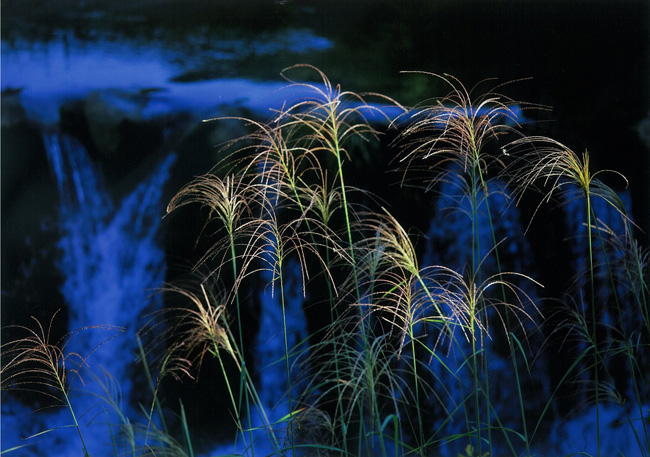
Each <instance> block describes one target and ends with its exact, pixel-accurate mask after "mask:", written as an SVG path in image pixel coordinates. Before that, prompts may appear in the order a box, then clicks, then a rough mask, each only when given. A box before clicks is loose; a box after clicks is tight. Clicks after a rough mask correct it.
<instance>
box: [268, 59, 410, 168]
mask: <svg viewBox="0 0 650 457" xmlns="http://www.w3.org/2000/svg"><path fill="white" fill-rule="evenodd" d="M297 69H307V70H309V71H313V72H315V73H316V74H317V75H318V77H319V78H320V84H317V83H305V82H296V81H294V80H293V79H291V78H289V77H288V73H289V72H291V71H295V70H297ZM281 75H282V77H283V78H285V80H287V81H288V82H289V83H291V85H292V86H300V87H304V88H307V89H308V90H310V91H312V93H313V98H311V99H307V100H304V101H302V102H298V103H295V104H293V105H291V106H289V107H287V108H286V109H284V110H282V111H281V112H279V113H278V116H277V122H279V123H280V124H281V125H282V127H283V129H289V132H290V137H292V138H296V139H298V140H299V142H300V143H301V144H302V145H304V147H305V148H307V149H309V150H310V151H312V152H314V153H315V154H317V155H318V154H320V153H324V154H326V155H329V154H333V155H334V156H335V157H336V159H337V160H339V161H340V160H343V158H347V159H348V160H351V157H350V154H349V151H348V149H347V148H346V144H348V142H349V141H350V140H351V139H352V138H353V137H357V138H361V139H362V140H365V141H368V140H370V139H371V138H376V137H377V136H378V134H379V131H378V130H376V129H375V128H374V127H373V126H372V125H371V123H370V122H369V121H368V118H367V116H368V115H370V114H373V115H375V114H376V115H379V116H381V117H383V118H384V119H385V120H386V121H390V118H389V117H388V115H387V114H385V113H384V111H383V110H382V108H381V106H379V105H378V104H373V103H371V102H369V101H368V100H367V99H368V98H369V97H370V98H372V99H376V100H379V101H381V103H385V104H387V105H388V106H391V107H398V108H399V109H401V110H402V111H404V108H402V107H401V105H400V104H399V103H398V102H397V101H395V100H394V99H392V98H390V97H387V96H385V95H382V94H379V93H375V92H367V93H357V92H353V91H343V90H342V89H341V86H340V85H336V86H334V85H332V83H331V81H330V80H329V78H328V77H327V76H326V75H325V73H323V72H322V71H321V70H319V69H318V68H316V67H314V66H312V65H307V64H298V65H293V66H291V67H288V68H286V69H284V70H283V71H282V73H281Z"/></svg>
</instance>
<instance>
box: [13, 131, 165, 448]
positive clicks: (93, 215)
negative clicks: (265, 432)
mask: <svg viewBox="0 0 650 457" xmlns="http://www.w3.org/2000/svg"><path fill="white" fill-rule="evenodd" d="M44 143H45V149H46V152H47V158H48V160H49V163H50V165H51V168H52V170H53V174H54V177H55V180H56V187H57V190H58V194H59V199H60V205H59V229H60V240H59V242H58V248H59V251H60V253H59V258H58V261H57V264H56V268H58V269H59V271H60V272H61V274H62V276H63V278H64V281H63V284H62V285H61V293H62V295H63V297H64V299H65V304H66V306H67V308H68V316H69V320H68V329H69V331H70V332H72V333H71V334H70V336H69V337H68V340H67V343H66V348H67V350H68V351H71V352H76V353H79V354H81V355H83V356H85V357H87V359H86V362H87V366H81V367H78V369H79V375H80V378H81V379H82V380H83V382H82V381H81V380H80V379H77V378H76V377H75V376H69V379H70V386H69V388H70V391H69V397H70V401H71V403H72V404H73V406H74V408H75V412H76V414H77V415H78V419H79V422H80V426H81V430H82V432H83V434H84V438H85V440H86V443H87V445H88V448H89V451H90V453H91V454H92V455H104V454H106V450H107V449H108V448H107V446H113V447H114V446H115V445H116V444H115V442H113V443H112V442H111V440H112V439H113V438H115V437H114V436H111V435H112V433H109V431H111V430H113V431H114V430H117V429H118V428H119V426H120V418H119V417H118V415H117V413H116V410H115V408H114V407H113V406H112V405H111V402H114V405H115V406H118V407H119V409H120V410H121V411H122V412H124V413H125V414H126V417H128V416H133V415H135V414H136V413H135V411H133V409H132V408H131V407H130V405H129V399H130V396H131V390H132V385H133V382H132V381H133V380H132V377H131V369H132V368H133V367H132V364H133V362H134V361H135V351H136V348H137V346H136V344H137V343H136V341H137V340H136V332H137V330H138V328H139V325H140V323H141V321H140V318H141V317H142V316H143V314H145V313H148V312H150V311H153V310H155V309H157V308H159V307H160V306H161V304H162V303H161V298H160V296H159V295H157V294H156V293H155V291H156V289H157V288H159V287H160V286H161V285H162V282H163V280H164V275H165V259H164V252H163V249H162V248H161V246H160V245H159V240H158V231H159V228H160V220H161V212H162V209H161V197H162V189H163V186H164V184H165V182H166V180H167V179H168V176H169V171H170V167H171V165H172V164H173V162H174V156H173V155H169V156H167V157H166V158H165V159H164V160H162V161H161V163H160V164H158V166H157V167H156V168H155V169H154V170H153V171H152V172H151V174H150V175H149V176H148V177H147V178H146V179H145V180H144V181H142V182H141V183H140V184H139V185H138V186H137V187H136V188H135V189H133V190H132V191H131V193H130V194H128V195H127V196H126V197H125V198H123V199H122V200H121V201H117V202H116V201H113V199H112V198H111V196H110V195H109V193H108V192H107V190H106V189H105V188H104V186H103V184H102V177H101V174H100V172H99V170H98V169H97V167H96V166H95V165H94V164H93V163H92V161H91V160H90V158H89V156H88V153H87V151H86V150H85V149H84V147H83V146H82V145H81V144H80V143H79V142H78V141H76V140H74V139H73V138H71V137H68V136H66V135H62V134H58V133H50V134H46V135H45V137H44ZM78 329H81V330H78ZM70 368H72V367H70ZM136 369H137V367H136ZM102 397H105V398H102ZM106 400H109V401H106ZM24 409H25V408H24V407H22V406H21V405H17V404H16V405H10V406H8V407H7V408H5V407H4V405H3V416H5V417H3V425H4V426H6V425H7V424H11V425H10V430H5V427H3V447H5V448H7V447H8V445H9V444H10V443H14V442H15V443H16V444H19V443H18V437H25V436H26V435H29V434H30V433H33V432H34V423H38V424H39V427H38V428H39V429H41V430H48V429H56V428H57V427H61V426H65V425H67V424H70V423H71V419H70V417H69V415H68V414H69V413H68V411H67V410H63V409H59V410H56V411H55V412H51V413H41V414H36V415H33V414H29V413H27V414H25V412H24V411H22V412H21V410H24ZM11 410H13V411H14V413H13V414H12V413H11ZM6 412H9V415H10V417H7V415H6ZM37 431H38V430H37ZM69 432H70V430H69V429H63V430H61V431H57V430H54V431H52V432H50V433H47V434H45V435H42V436H41V437H38V438H34V439H33V440H29V441H28V443H31V442H32V441H33V442H34V443H33V444H32V445H31V446H30V447H28V448H25V451H24V452H26V453H27V452H31V453H32V454H31V455H49V456H61V457H66V456H70V457H72V456H79V455H80V447H79V442H78V441H77V440H76V438H73V437H71V436H70V435H66V436H64V435H63V434H64V433H66V434H67V433H69ZM10 434H13V435H14V437H11V435H10ZM117 445H118V446H119V443H118V444H117ZM46 449H47V451H45V450H46Z"/></svg>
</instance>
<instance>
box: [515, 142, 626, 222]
mask: <svg viewBox="0 0 650 457" xmlns="http://www.w3.org/2000/svg"><path fill="white" fill-rule="evenodd" d="M505 149H506V150H507V151H508V153H509V154H510V155H511V156H513V161H512V163H511V164H510V165H509V166H508V170H507V171H506V174H507V176H508V178H509V183H510V185H511V187H512V188H513V190H514V195H515V196H516V198H517V202H519V201H520V200H521V197H522V195H523V194H524V192H525V191H526V190H528V189H537V188H539V187H540V185H542V186H543V187H545V188H546V189H547V190H545V191H542V192H544V194H543V197H542V199H541V201H540V204H539V205H538V207H537V210H539V207H540V206H541V205H542V204H543V203H548V202H549V201H550V199H551V197H552V196H553V195H554V194H560V196H561V195H563V194H564V195H566V194H567V193H568V192H570V190H571V186H576V187H577V188H578V189H579V190H580V191H581V192H583V193H584V194H585V195H586V196H587V197H588V198H591V197H598V198H602V199H603V200H604V201H605V202H606V203H607V204H608V205H610V206H611V207H612V208H614V209H615V210H616V211H617V212H618V213H619V214H620V215H621V216H622V217H623V218H624V219H625V220H626V221H627V222H631V221H630V219H629V218H628V217H627V215H626V213H625V207H624V204H623V202H622V201H621V199H620V197H619V196H618V194H617V193H616V192H615V191H614V190H613V189H612V188H611V187H609V186H608V185H607V184H605V183H604V182H603V181H602V180H601V177H602V176H604V175H608V174H609V175H614V176H615V177H618V178H620V179H621V180H622V181H623V183H624V184H625V186H626V187H627V184H628V181H627V178H625V176H624V175H623V174H621V173H620V172H618V171H616V170H609V169H605V170H599V171H593V170H592V169H591V163H590V156H589V152H588V151H585V152H583V153H582V154H581V155H579V154H577V153H576V152H574V151H573V150H571V149H570V148H569V147H567V146H565V145H564V144H562V143H560V142H559V141H556V140H554V139H552V138H548V137H543V136H531V137H524V138H520V139H517V140H515V141H512V142H511V143H509V144H508V145H506V146H505ZM537 210H536V211H535V213H537Z"/></svg>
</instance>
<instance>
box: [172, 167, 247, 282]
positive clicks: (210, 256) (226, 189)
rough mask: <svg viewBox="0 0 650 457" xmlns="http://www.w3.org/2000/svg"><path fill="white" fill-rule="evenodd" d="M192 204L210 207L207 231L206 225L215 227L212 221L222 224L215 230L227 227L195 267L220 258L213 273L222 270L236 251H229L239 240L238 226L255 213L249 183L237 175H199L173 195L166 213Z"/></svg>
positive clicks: (208, 208)
mask: <svg viewBox="0 0 650 457" xmlns="http://www.w3.org/2000/svg"><path fill="white" fill-rule="evenodd" d="M191 204H199V205H201V206H202V207H204V208H207V210H208V215H207V218H206V223H205V226H204V229H203V230H204V231H205V230H206V229H207V228H211V229H212V228H213V226H212V225H210V222H212V221H216V222H218V223H219V226H217V227H215V228H214V230H215V231H216V233H218V232H219V229H220V228H221V229H223V230H225V233H224V235H225V236H223V237H221V238H220V239H218V240H217V241H216V242H215V244H214V245H213V246H211V247H210V248H208V249H207V250H206V252H205V253H204V254H203V255H202V256H201V258H200V259H199V260H198V262H197V265H196V266H195V268H196V267H199V266H203V265H204V264H206V263H207V262H209V261H211V260H214V259H215V258H219V257H221V259H220V260H219V261H217V262H216V265H217V267H216V268H215V270H214V271H213V272H212V273H213V274H214V273H215V272H218V271H219V270H220V268H221V267H222V266H223V264H224V263H227V262H228V261H229V260H228V259H225V257H226V256H227V255H228V254H231V255H233V254H234V253H233V252H228V249H229V248H232V247H233V245H234V244H235V243H236V240H237V235H238V233H239V231H238V228H239V227H240V225H241V224H242V221H244V220H246V219H248V218H250V217H251V215H252V211H253V208H254V206H255V202H253V201H252V193H251V191H250V186H249V183H248V182H245V181H243V180H242V179H241V178H240V177H239V176H237V175H228V176H226V177H225V178H221V177H219V176H217V175H214V174H206V175H203V176H199V177H197V178H195V179H194V180H193V181H192V182H190V183H189V184H187V185H186V186H184V187H183V188H182V189H181V190H180V191H178V192H177V193H176V195H174V196H173V197H172V199H171V200H170V202H169V204H168V205H167V214H170V213H172V212H174V211H177V210H178V209H179V208H182V207H184V206H187V205H191ZM231 250H232V249H231Z"/></svg>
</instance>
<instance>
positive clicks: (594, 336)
mask: <svg viewBox="0 0 650 457" xmlns="http://www.w3.org/2000/svg"><path fill="white" fill-rule="evenodd" d="M585 198H586V201H587V241H588V245H589V283H590V287H591V331H592V340H593V346H594V383H595V386H596V448H597V451H596V453H597V456H598V457H600V390H599V384H598V383H599V380H598V334H597V332H598V327H597V324H596V297H595V287H594V258H593V248H592V241H591V195H590V191H589V188H588V187H587V188H586V189H585Z"/></svg>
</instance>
